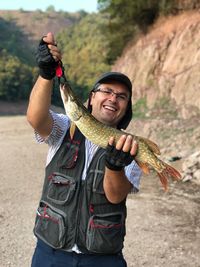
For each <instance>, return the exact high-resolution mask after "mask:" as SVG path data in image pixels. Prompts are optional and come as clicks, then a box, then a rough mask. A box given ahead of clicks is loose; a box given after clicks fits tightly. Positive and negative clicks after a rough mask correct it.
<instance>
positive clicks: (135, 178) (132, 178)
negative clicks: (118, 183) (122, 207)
mask: <svg viewBox="0 0 200 267" xmlns="http://www.w3.org/2000/svg"><path fill="white" fill-rule="evenodd" d="M125 174H126V177H127V178H128V180H129V182H130V183H131V184H132V185H133V190H132V192H133V193H136V192H138V191H139V186H140V178H141V175H142V171H141V169H140V167H139V166H138V165H137V163H136V162H135V161H132V163H131V164H130V165H128V166H127V167H125Z"/></svg>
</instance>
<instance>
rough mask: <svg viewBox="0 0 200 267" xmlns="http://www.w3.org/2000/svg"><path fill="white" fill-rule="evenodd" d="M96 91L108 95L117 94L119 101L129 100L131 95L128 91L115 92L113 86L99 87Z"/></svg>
mask: <svg viewBox="0 0 200 267" xmlns="http://www.w3.org/2000/svg"><path fill="white" fill-rule="evenodd" d="M94 92H100V93H102V94H103V95H104V96H106V97H111V96H113V95H116V98H117V100H118V101H128V100H129V96H128V95H127V94H126V93H115V92H114V91H113V90H112V89H111V88H97V89H96V90H94Z"/></svg>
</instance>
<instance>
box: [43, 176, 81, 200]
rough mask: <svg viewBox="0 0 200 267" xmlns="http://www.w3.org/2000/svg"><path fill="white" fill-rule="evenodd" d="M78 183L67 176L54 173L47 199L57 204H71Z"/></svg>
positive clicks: (51, 177)
mask: <svg viewBox="0 0 200 267" xmlns="http://www.w3.org/2000/svg"><path fill="white" fill-rule="evenodd" d="M75 189H76V182H75V180H74V179H73V178H72V177H70V176H67V175H64V174H61V173H53V174H52V175H51V176H50V183H49V189H48V192H47V198H48V199H49V200H51V201H52V202H53V203H56V204H60V205H62V204H66V203H67V202H69V201H70V200H71V198H72V196H73V194H74V192H75Z"/></svg>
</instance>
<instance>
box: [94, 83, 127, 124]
mask: <svg viewBox="0 0 200 267" xmlns="http://www.w3.org/2000/svg"><path fill="white" fill-rule="evenodd" d="M129 98H130V93H129V92H128V89H127V88H126V86H125V85H124V84H121V83H119V82H112V83H102V84H101V85H100V86H99V87H98V88H97V91H96V92H93V93H92V96H91V101H90V104H91V106H92V115H93V116H94V117H95V118H96V119H97V120H98V121H100V122H102V123H104V124H106V125H109V126H111V127H117V125H118V123H119V122H120V121H121V119H122V118H123V117H124V115H125V113H126V110H127V106H128V101H129Z"/></svg>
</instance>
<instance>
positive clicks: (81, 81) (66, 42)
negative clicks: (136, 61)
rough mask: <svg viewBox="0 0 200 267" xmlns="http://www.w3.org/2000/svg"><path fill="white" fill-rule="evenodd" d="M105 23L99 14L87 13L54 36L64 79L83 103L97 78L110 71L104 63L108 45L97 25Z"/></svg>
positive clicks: (108, 66)
mask: <svg viewBox="0 0 200 267" xmlns="http://www.w3.org/2000/svg"><path fill="white" fill-rule="evenodd" d="M105 20H106V18H105V17H104V16H102V15H99V14H90V15H87V16H84V17H83V18H82V19H81V20H80V22H79V23H77V24H76V25H73V26H71V27H70V28H67V29H66V30H65V31H63V32H61V33H59V34H58V36H57V42H58V46H60V47H61V49H62V51H63V59H62V61H63V64H64V66H65V70H66V73H67V77H68V78H69V80H70V81H71V83H72V84H73V88H74V89H75V91H76V92H77V94H78V95H79V97H81V98H82V99H83V100H85V99H86V97H87V95H88V91H89V90H90V89H91V87H92V86H93V84H94V82H95V79H96V78H97V76H99V75H100V74H102V73H103V72H106V71H108V70H109V69H110V65H109V64H107V63H105V59H106V56H107V51H108V42H107V40H106V38H105V37H104V35H103V34H102V32H101V30H100V26H99V25H102V24H104V23H105Z"/></svg>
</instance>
